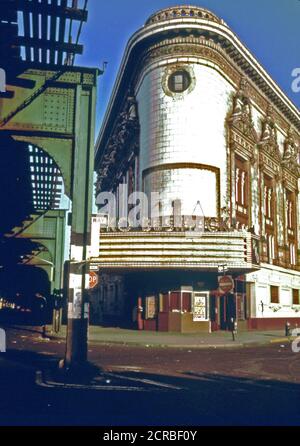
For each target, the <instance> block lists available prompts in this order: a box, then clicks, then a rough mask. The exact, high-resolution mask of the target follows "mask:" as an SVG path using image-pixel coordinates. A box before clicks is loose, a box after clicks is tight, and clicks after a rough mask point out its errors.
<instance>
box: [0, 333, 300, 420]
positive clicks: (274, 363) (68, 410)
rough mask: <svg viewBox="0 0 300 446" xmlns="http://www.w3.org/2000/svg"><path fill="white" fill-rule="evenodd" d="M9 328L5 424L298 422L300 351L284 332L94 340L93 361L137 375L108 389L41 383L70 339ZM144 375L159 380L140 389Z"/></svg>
mask: <svg viewBox="0 0 300 446" xmlns="http://www.w3.org/2000/svg"><path fill="white" fill-rule="evenodd" d="M6 330H7V341H8V345H7V347H8V349H7V352H6V353H1V354H0V392H1V393H0V394H1V399H0V425H2V426H4V425H23V426H24V425H25V426H26V425H30V426H32V425H33V426H38V425H50V426H53V425H63V426H65V425H73V426H74V425H79V426H86V425H96V426H135V425H140V426H167V425H171V426H179V425H180V426H182V425H186V426H204V425H227V426H228V425H229V426H232V425H247V426H249V425H279V426H282V425H297V426H299V424H300V407H299V400H300V399H299V398H300V356H299V355H300V353H294V352H293V351H292V349H291V344H290V342H288V341H287V340H286V339H285V340H284V342H283V341H282V342H280V341H279V340H278V342H274V343H268V344H265V345H260V346H257V345H251V344H248V345H247V346H246V345H244V346H243V347H233V348H230V347H228V348H209V347H208V348H201V349H199V348H197V347H193V346H192V347H186V346H185V345H183V346H181V347H174V345H173V346H172V347H169V346H164V347H161V346H160V345H150V344H149V345H148V344H147V345H148V347H147V346H146V345H144V344H141V345H136V344H135V345H134V344H130V343H127V344H126V343H125V344H124V343H123V344H120V343H114V342H113V343H109V342H95V341H92V340H90V343H89V360H90V361H91V362H92V363H93V364H96V365H98V367H99V368H101V369H102V370H103V371H104V372H105V373H106V374H109V373H111V374H112V377H115V376H118V377H123V378H126V379H128V378H131V379H133V381H132V383H133V384H132V389H131V390H130V386H129V387H128V388H127V389H124V388H123V389H118V388H117V387H115V388H114V389H113V390H103V386H102V387H101V386H100V388H99V389H98V388H97V386H95V387H94V388H93V386H91V387H85V386H84V385H83V386H79V387H77V388H76V387H74V386H73V387H72V386H69V387H68V386H66V387H61V386H55V385H54V386H51V385H43V382H42V383H41V382H39V380H38V379H37V376H38V375H37V372H38V371H42V372H45V371H47V370H49V369H51V368H53V367H56V365H57V363H58V360H59V359H60V358H62V357H63V355H64V350H65V342H64V340H63V339H59V338H55V339H49V338H48V339H43V338H42V337H41V336H40V333H38V331H37V330H35V329H33V328H29V327H27V328H26V327H23V328H14V329H12V328H8V329H7V328H6ZM272 339H278V338H275V337H274V338H272ZM113 380H114V378H112V381H113ZM45 382H46V381H45V380H44V384H45ZM141 382H144V383H149V382H150V383H156V384H158V385H153V384H149V385H148V386H147V385H145V389H144V391H143V389H139V390H138V389H136V388H137V387H138V386H137V385H136V383H141ZM41 384H42V385H41ZM164 385H165V387H164Z"/></svg>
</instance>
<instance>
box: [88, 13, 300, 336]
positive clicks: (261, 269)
mask: <svg viewBox="0 0 300 446" xmlns="http://www.w3.org/2000/svg"><path fill="white" fill-rule="evenodd" d="M299 132H300V114H299V110H297V108H296V107H295V106H294V105H293V104H292V103H291V102H290V101H289V99H288V98H287V97H286V96H285V95H284V93H283V92H282V91H281V90H280V88H279V87H278V86H277V85H276V83H275V82H274V81H273V80H272V79H271V78H270V76H269V75H268V74H267V73H266V72H265V71H264V69H263V68H262V66H261V65H260V64H259V63H258V62H257V60H256V59H255V58H254V56H253V55H251V54H250V53H249V51H248V50H247V49H246V48H245V47H244V45H243V44H242V43H241V42H240V40H239V39H238V38H237V36H236V35H235V34H234V33H233V32H232V31H231V30H230V28H229V27H228V26H227V25H226V24H225V22H224V21H223V20H222V19H220V18H218V17H217V16H215V14H213V13H211V12H210V11H207V10H205V9H203V8H199V7H192V6H181V7H175V8H167V9H164V10H161V11H158V12H157V13H155V14H153V15H152V16H151V17H150V18H149V19H148V21H147V22H146V24H145V26H144V27H143V28H142V29H141V30H138V31H137V32H136V33H135V34H134V35H133V36H132V38H131V39H130V41H129V43H128V45H127V48H126V50H125V53H124V57H123V61H122V64H121V67H120V70H119V74H118V77H117V79H116V83H115V87H114V90H113V93H112V97H111V100H110V103H109V106H108V109H107V113H106V116H105V119H104V123H103V126H102V129H101V131H100V135H99V138H98V141H97V145H96V153H95V159H96V169H97V173H98V181H97V195H98V197H99V196H101V194H104V195H103V197H104V196H105V194H108V195H107V196H108V197H113V198H112V206H107V205H105V206H104V204H105V203H107V202H106V201H105V200H103V201H101V199H100V200H99V201H98V205H99V212H100V214H102V217H107V218H106V219H105V218H104V220H103V221H104V222H105V224H102V226H101V229H100V231H101V232H100V250H99V256H98V257H95V258H94V259H93V262H94V264H95V266H96V265H97V266H98V267H99V268H100V270H101V271H102V273H101V274H102V280H101V281H100V283H101V285H100V286H99V288H98V290H97V291H96V294H95V296H94V301H95V302H99V301H101V302H102V304H101V307H102V317H103V318H111V319H116V320H118V319H124V317H126V315H127V318H128V321H129V320H131V319H132V314H133V313H135V312H136V311H137V312H136V314H137V316H136V317H135V320H134V322H132V323H134V324H135V326H136V327H137V328H144V329H153V330H154V329H155V330H168V331H182V332H184V331H213V330H218V329H229V328H230V323H231V322H232V320H237V321H238V324H239V327H240V328H241V329H242V328H243V329H249V328H282V327H284V324H285V322H286V321H287V320H289V321H290V322H291V324H296V323H299V322H300V318H299V317H298V314H297V313H298V312H299V311H300V268H299V230H298V221H299V194H298V184H299V164H298V152H299V146H300V143H299V141H300V133H299ZM134 193H138V194H139V193H144V194H145V195H146V197H147V204H146V205H145V204H142V205H141V201H143V199H141V198H140V199H139V201H135V195H134ZM109 194H110V195H109ZM132 194H133V195H132ZM140 197H141V196H140ZM153 197H154V198H155V199H154V198H153ZM137 203H138V204H139V206H140V207H139V210H140V211H141V209H144V208H146V207H147V210H148V211H149V214H147V216H148V217H149V218H148V219H147V224H146V226H145V225H144V223H143V222H141V221H140V222H137V220H138V218H136V217H137V216H138V214H139V212H137V213H136V214H135V218H136V219H135V224H132V222H131V220H130V219H128V221H127V223H126V225H125V226H126V227H124V225H123V226H120V225H118V222H119V221H120V220H122V221H123V223H124V216H125V217H126V216H128V215H129V214H130V212H133V208H134V205H136V204H137ZM143 206H144V208H143ZM113 207H114V208H115V210H116V212H115V214H114V218H112V217H111V215H109V214H110V212H111V209H112V208H113ZM152 212H153V214H152ZM103 214H105V215H103ZM178 215H179V217H178ZM112 220H114V223H113V225H109V223H108V222H109V221H112ZM125 220H126V218H125ZM194 221H196V222H198V223H199V222H200V223H199V225H198V226H197V224H198V223H197V224H196V225H195V226H193V224H191V222H194ZM187 222H188V224H187ZM222 274H226V275H227V276H229V279H231V280H232V284H233V286H232V287H231V288H230V287H229V288H230V289H229V290H228V291H226V292H224V289H222V287H220V286H219V280H220V275H222ZM96 313H97V311H95V318H97V314H96Z"/></svg>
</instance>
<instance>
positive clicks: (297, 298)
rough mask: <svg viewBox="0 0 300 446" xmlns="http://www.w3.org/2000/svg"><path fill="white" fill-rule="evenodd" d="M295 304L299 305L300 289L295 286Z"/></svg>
mask: <svg viewBox="0 0 300 446" xmlns="http://www.w3.org/2000/svg"><path fill="white" fill-rule="evenodd" d="M293 305H299V290H297V289H296V288H293Z"/></svg>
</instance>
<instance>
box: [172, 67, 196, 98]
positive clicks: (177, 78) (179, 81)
mask: <svg viewBox="0 0 300 446" xmlns="http://www.w3.org/2000/svg"><path fill="white" fill-rule="evenodd" d="M190 84H191V77H190V75H189V73H188V72H187V71H184V70H178V71H175V72H174V73H172V74H171V75H170V77H169V80H168V87H169V90H171V91H172V92H173V93H182V92H183V91H185V90H187V89H188V88H189V86H190Z"/></svg>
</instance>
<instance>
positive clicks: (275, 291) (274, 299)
mask: <svg viewBox="0 0 300 446" xmlns="http://www.w3.org/2000/svg"><path fill="white" fill-rule="evenodd" d="M270 289H271V304H279V287H278V286H274V285H271V286H270Z"/></svg>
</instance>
